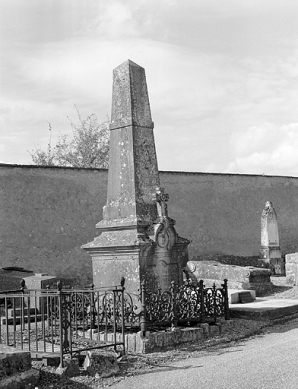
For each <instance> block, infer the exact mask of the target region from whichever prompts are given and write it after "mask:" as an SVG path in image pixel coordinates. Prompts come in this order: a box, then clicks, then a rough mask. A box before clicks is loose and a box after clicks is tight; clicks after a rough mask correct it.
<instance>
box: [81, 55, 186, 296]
mask: <svg viewBox="0 0 298 389" xmlns="http://www.w3.org/2000/svg"><path fill="white" fill-rule="evenodd" d="M153 127H154V125H153V122H152V119H151V111H150V104H149V97H148V91H147V83H146V77H145V70H144V69H143V68H142V67H141V66H139V65H137V64H135V63H134V62H132V61H130V60H128V61H126V62H124V63H123V64H121V65H120V66H118V67H117V68H116V69H114V72H113V95H112V115H111V123H110V154H109V175H108V193H107V202H106V205H105V206H104V207H103V220H102V221H100V222H99V223H98V224H97V225H96V227H97V228H98V229H99V231H100V232H101V234H100V235H99V236H97V237H96V238H95V239H94V240H93V241H92V242H90V243H88V244H86V245H84V246H82V248H83V249H85V250H86V251H87V252H88V253H89V254H90V255H91V256H92V267H93V283H94V285H95V287H102V286H110V285H115V284H119V282H120V279H121V277H124V278H125V280H126V282H125V286H126V289H127V290H128V291H130V292H132V293H133V292H137V291H138V290H139V288H140V282H141V281H142V280H143V279H146V281H147V282H148V286H149V287H150V288H152V289H156V288H157V287H160V288H161V289H163V290H166V289H168V288H169V287H170V284H171V281H175V282H177V283H179V284H181V282H182V278H183V276H182V270H183V268H184V267H185V265H186V262H187V260H188V252H187V245H188V244H189V241H188V240H187V239H184V238H181V237H179V236H178V235H177V233H176V230H175V227H174V225H175V221H174V220H173V219H171V218H170V217H169V216H168V210H167V201H168V200H169V196H168V195H167V194H166V193H165V192H164V189H163V188H161V187H160V181H159V173H158V166H157V158H156V151H155V143H154V135H153Z"/></svg>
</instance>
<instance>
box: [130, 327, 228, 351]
mask: <svg viewBox="0 0 298 389" xmlns="http://www.w3.org/2000/svg"><path fill="white" fill-rule="evenodd" d="M220 332H221V324H215V325H209V324H208V323H203V324H200V325H199V326H198V327H190V328H175V330H173V331H172V330H169V331H157V332H146V335H145V336H144V335H143V334H142V332H138V333H136V334H128V335H126V337H125V340H126V342H125V343H126V350H127V352H128V353H136V354H147V353H151V352H156V351H161V350H165V349H168V348H173V347H175V346H177V345H178V344H185V343H198V342H199V341H201V340H202V339H204V338H207V337H212V336H215V335H218V334H219V333H220Z"/></svg>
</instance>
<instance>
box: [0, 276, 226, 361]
mask: <svg viewBox="0 0 298 389" xmlns="http://www.w3.org/2000/svg"><path fill="white" fill-rule="evenodd" d="M124 282H125V280H124V279H123V280H122V281H121V285H119V286H115V287H111V288H100V289H94V287H93V285H92V286H91V287H90V288H87V289H80V290H79V289H76V290H74V289H63V288H62V284H61V283H60V282H58V285H57V289H56V290H55V289H54V290H53V289H49V288H47V289H43V290H28V289H25V283H24V282H23V281H22V284H21V289H20V291H10V292H5V293H2V292H1V293H0V311H1V320H0V332H1V338H0V343H3V342H4V343H5V344H7V345H12V346H15V347H19V348H21V349H25V350H28V351H31V353H36V354H39V353H58V354H59V355H60V363H61V364H62V366H63V355H64V354H71V355H73V354H76V353H80V352H83V351H86V350H90V349H93V348H94V349H95V348H101V347H111V346H112V347H114V349H115V350H116V349H117V347H119V348H121V349H122V352H123V353H125V331H127V329H128V328H135V329H136V330H140V329H141V331H142V332H143V333H145V332H146V331H147V330H148V329H152V328H153V327H160V326H173V327H175V326H177V325H192V324H197V323H203V322H210V321H211V322H212V321H213V322H216V319H217V318H218V317H225V318H226V319H229V305H228V287H227V280H224V283H223V284H222V285H221V287H219V288H218V287H216V286H215V284H214V285H213V286H212V287H211V288H206V287H205V286H204V282H203V280H201V281H199V283H198V285H194V284H192V282H191V281H190V280H187V281H186V282H185V283H184V284H183V285H182V286H178V285H176V284H175V283H174V282H172V284H171V288H170V290H169V291H161V290H160V289H159V290H157V291H155V292H152V291H149V290H148V289H147V287H146V283H145V282H142V284H141V290H140V294H135V295H133V294H129V293H127V292H126V291H125V288H124Z"/></svg>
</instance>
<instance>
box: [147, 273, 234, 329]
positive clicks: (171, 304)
mask: <svg viewBox="0 0 298 389" xmlns="http://www.w3.org/2000/svg"><path fill="white" fill-rule="evenodd" d="M141 307H142V309H141V314H140V324H141V330H142V331H146V330H147V329H148V328H150V327H152V326H160V325H163V326H165V325H168V326H172V327H175V326H177V325H185V324H187V325H191V324H197V323H204V322H214V323H215V322H216V319H217V318H218V317H224V318H225V319H227V320H228V319H229V318H230V316H229V301H228V286H227V280H226V279H225V280H224V283H223V284H222V285H221V287H220V288H218V287H216V285H215V283H214V284H213V286H212V287H211V288H206V287H205V286H204V281H203V280H200V281H199V283H198V285H194V284H193V283H192V281H191V280H186V281H185V283H184V284H183V285H181V286H178V285H176V284H175V283H174V282H172V284H171V288H170V290H169V291H164V292H162V291H161V290H160V289H159V290H157V291H156V292H149V291H147V290H146V283H145V282H143V283H142V285H141Z"/></svg>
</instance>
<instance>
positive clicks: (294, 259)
mask: <svg viewBox="0 0 298 389" xmlns="http://www.w3.org/2000/svg"><path fill="white" fill-rule="evenodd" d="M285 267H286V280H287V283H288V284H290V285H297V279H298V253H292V254H287V255H286V264H285Z"/></svg>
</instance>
